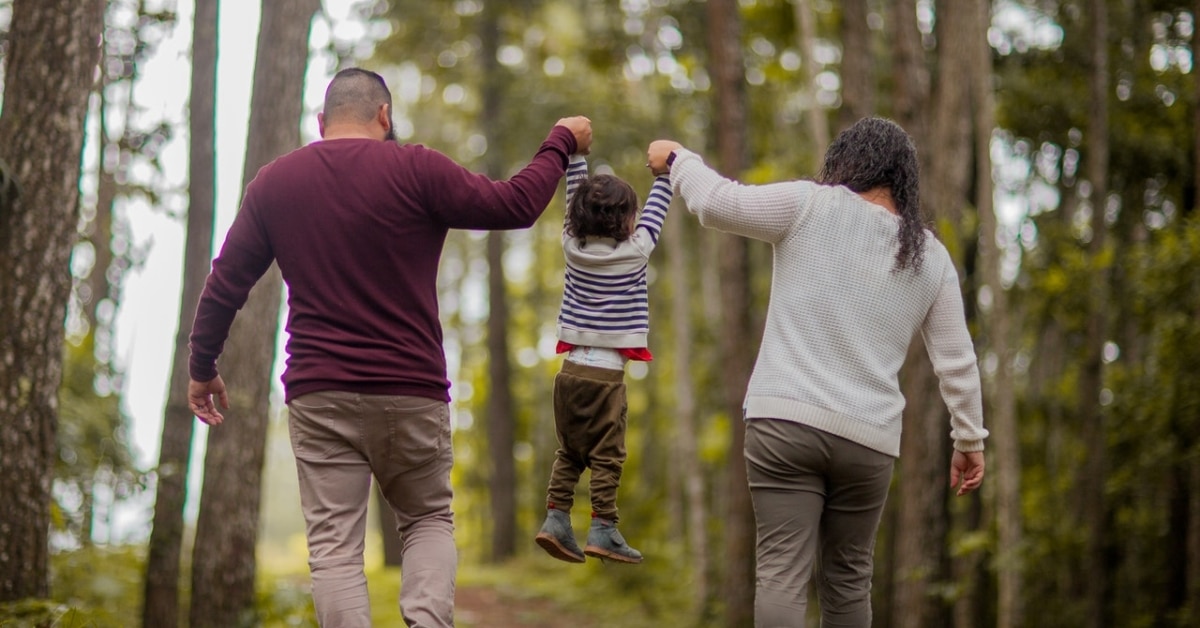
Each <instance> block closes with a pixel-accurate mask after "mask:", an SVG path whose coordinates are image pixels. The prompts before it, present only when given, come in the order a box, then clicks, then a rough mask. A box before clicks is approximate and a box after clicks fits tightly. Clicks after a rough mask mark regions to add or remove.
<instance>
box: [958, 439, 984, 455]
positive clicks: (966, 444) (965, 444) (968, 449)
mask: <svg viewBox="0 0 1200 628" xmlns="http://www.w3.org/2000/svg"><path fill="white" fill-rule="evenodd" d="M954 449H956V450H958V451H961V452H963V453H964V454H969V453H973V452H976V451H983V441H982V440H956V441H954Z"/></svg>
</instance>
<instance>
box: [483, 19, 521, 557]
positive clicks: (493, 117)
mask: <svg viewBox="0 0 1200 628" xmlns="http://www.w3.org/2000/svg"><path fill="white" fill-rule="evenodd" d="M499 11H500V8H499V6H498V5H497V4H496V3H494V2H491V3H487V4H485V5H484V9H483V13H482V15H481V21H480V31H479V39H480V43H481V45H480V51H479V58H480V61H481V63H482V65H483V67H482V70H483V72H482V81H483V84H482V86H481V87H482V101H483V102H482V106H481V111H480V124H481V126H482V127H483V129H482V131H483V134H484V136H485V137H486V138H487V140H488V142H487V146H488V151H487V153H486V154H485V155H484V164H485V165H484V167H485V169H486V173H487V175H488V177H490V178H492V179H500V178H502V177H503V176H504V161H503V158H502V153H501V151H500V141H499V137H498V135H497V131H498V130H499V125H500V113H501V109H502V107H503V106H504V94H503V89H504V83H503V82H502V81H503V78H502V77H503V74H502V73H501V68H500V64H499V63H498V62H497V60H496V52H497V50H498V49H499V47H500V20H499ZM487 262H488V322H487V347H488V380H489V386H488V388H489V390H488V399H487V435H488V454H489V458H490V459H491V463H492V472H491V474H490V476H489V477H488V484H489V486H488V488H489V489H490V491H489V492H490V498H491V515H492V517H491V529H492V551H491V560H492V562H497V563H498V562H503V561H505V560H508V559H509V558H512V557H513V555H514V554H516V536H517V495H516V489H517V481H516V475H517V474H516V462H515V461H514V460H513V444H514V440H515V437H514V432H515V430H516V417H515V414H516V412H515V411H514V410H513V394H512V365H511V363H510V359H509V354H510V353H511V352H510V349H509V345H508V321H509V318H510V317H509V311H508V310H509V308H508V290H507V286H506V282H505V280H504V233H503V232H499V231H492V232H490V233H488V235H487Z"/></svg>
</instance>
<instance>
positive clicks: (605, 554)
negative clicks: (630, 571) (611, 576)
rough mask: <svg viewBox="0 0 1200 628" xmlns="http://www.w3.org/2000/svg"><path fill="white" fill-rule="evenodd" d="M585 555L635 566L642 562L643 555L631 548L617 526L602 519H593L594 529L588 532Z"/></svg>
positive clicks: (584, 549)
mask: <svg viewBox="0 0 1200 628" xmlns="http://www.w3.org/2000/svg"><path fill="white" fill-rule="evenodd" d="M583 553H584V554H587V555H588V556H594V557H596V558H607V559H609V560H615V561H618V562H622V563H632V564H635V565H636V564H637V563H640V562H642V553H641V552H639V551H637V550H635V549H633V548H632V547H629V544H628V543H626V542H625V537H623V536H621V532H620V531H619V530H617V526H616V525H614V524H613V522H611V521H609V520H608V519H601V518H600V517H592V527H591V528H590V529H589V530H588V538H587V546H586V547H584V548H583Z"/></svg>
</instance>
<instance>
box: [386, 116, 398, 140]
mask: <svg viewBox="0 0 1200 628" xmlns="http://www.w3.org/2000/svg"><path fill="white" fill-rule="evenodd" d="M383 139H384V141H385V142H394V141H396V123H395V122H393V121H392V119H391V118H388V130H387V133H386V134H384V136H383Z"/></svg>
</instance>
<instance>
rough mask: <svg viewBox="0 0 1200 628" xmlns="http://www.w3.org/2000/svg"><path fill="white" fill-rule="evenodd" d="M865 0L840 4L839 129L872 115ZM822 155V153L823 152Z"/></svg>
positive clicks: (847, 0) (869, 51)
mask: <svg viewBox="0 0 1200 628" xmlns="http://www.w3.org/2000/svg"><path fill="white" fill-rule="evenodd" d="M867 11H868V9H867V0H846V2H843V3H842V24H841V34H842V74H841V79H842V106H841V108H840V109H838V120H837V123H838V130H839V131H840V130H842V129H845V128H847V127H849V126H850V125H852V124H854V123H855V122H857V121H858V120H859V119H860V118H864V117H866V116H869V115H871V114H873V113H875V80H874V78H875V77H874V76H873V74H872V72H871V68H872V67H874V65H875V64H874V63H872V54H871V31H870V29H869V28H868V26H867ZM822 154H823V153H822Z"/></svg>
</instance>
